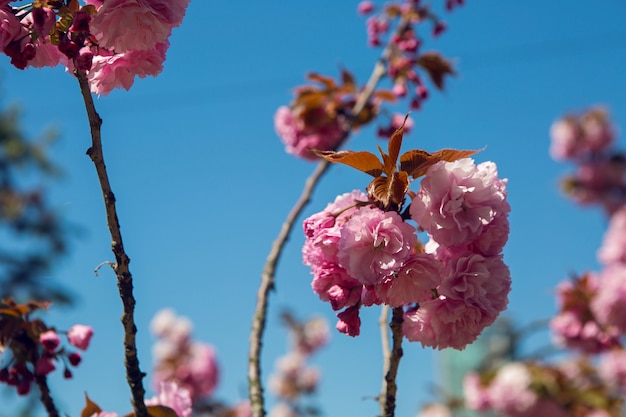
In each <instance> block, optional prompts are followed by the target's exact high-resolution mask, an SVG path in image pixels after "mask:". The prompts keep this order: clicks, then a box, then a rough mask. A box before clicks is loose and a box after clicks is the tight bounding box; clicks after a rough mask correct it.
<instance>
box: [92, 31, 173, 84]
mask: <svg viewBox="0 0 626 417" xmlns="http://www.w3.org/2000/svg"><path fill="white" fill-rule="evenodd" d="M168 47H169V42H167V41H166V43H161V44H157V45H156V48H155V49H151V50H146V51H137V50H130V51H126V52H124V53H121V54H115V55H111V56H102V55H96V56H94V57H93V64H92V68H91V70H90V71H89V73H88V79H89V85H90V87H91V92H92V93H95V94H98V95H100V94H103V95H105V96H106V95H107V94H109V93H110V92H111V91H113V89H115V88H124V89H126V90H129V89H130V87H132V85H133V83H134V82H135V77H136V76H137V77H139V78H145V77H146V76H148V75H152V76H156V75H158V74H159V73H160V72H161V71H162V70H163V62H164V61H165V52H166V50H167V48H168Z"/></svg>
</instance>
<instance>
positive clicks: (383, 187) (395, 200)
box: [367, 172, 409, 208]
mask: <svg viewBox="0 0 626 417" xmlns="http://www.w3.org/2000/svg"><path fill="white" fill-rule="evenodd" d="M408 189H409V178H408V176H407V174H406V172H395V173H393V174H392V175H391V176H389V177H384V176H380V177H376V178H374V179H373V180H372V182H370V183H369V185H368V186H367V193H368V194H369V195H370V197H373V198H374V199H376V200H377V201H380V202H381V203H382V205H383V207H384V208H389V207H391V206H392V205H394V206H398V207H400V206H401V205H402V202H403V201H404V195H405V194H406V192H407V190H408Z"/></svg>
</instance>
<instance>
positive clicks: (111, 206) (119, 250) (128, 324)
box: [75, 71, 148, 417]
mask: <svg viewBox="0 0 626 417" xmlns="http://www.w3.org/2000/svg"><path fill="white" fill-rule="evenodd" d="M75 75H76V78H77V79H78V83H79V84H80V91H81V94H82V95H83V101H84V102H85V109H86V110H87V116H88V118H89V127H90V130H91V147H90V148H89V149H88V150H87V155H89V157H90V158H91V160H92V161H93V164H94V165H95V167H96V172H97V174H98V180H99V181H100V188H101V189H102V197H103V198H104V207H105V210H106V218H107V225H108V227H109V232H110V234H111V249H112V250H113V255H114V256H115V265H114V267H113V269H114V270H115V275H116V276H117V286H118V289H119V292H120V298H121V299H122V305H123V313H122V318H121V320H122V325H123V327H124V356H125V359H124V365H125V366H126V380H127V381H128V385H129V386H130V390H131V394H132V399H133V401H132V402H133V408H134V410H135V416H136V417H148V411H147V410H146V405H145V403H144V395H145V390H144V387H143V382H142V379H143V377H144V376H145V374H144V373H143V372H141V370H140V369H139V359H138V358H137V347H136V344H135V334H136V333H137V327H136V326H135V319H134V311H135V298H134V296H133V277H132V275H131V273H130V270H129V268H128V264H129V263H130V258H129V257H128V255H127V254H126V252H125V251H124V244H123V242H122V233H121V231H120V224H119V221H118V218H117V209H116V206H115V195H114V194H113V191H112V190H111V185H110V183H109V176H108V174H107V170H106V165H105V163H104V155H103V153H102V140H101V136H100V127H101V126H102V119H101V118H100V116H99V115H98V113H97V112H96V107H95V105H94V102H93V97H92V95H91V92H90V90H89V83H88V82H87V77H86V76H85V73H84V72H80V71H78V72H76V73H75Z"/></svg>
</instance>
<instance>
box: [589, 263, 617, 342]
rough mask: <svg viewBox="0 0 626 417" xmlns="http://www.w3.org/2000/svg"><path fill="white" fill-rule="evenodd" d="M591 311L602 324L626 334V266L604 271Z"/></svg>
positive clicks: (614, 266) (610, 267) (614, 265)
mask: <svg viewBox="0 0 626 417" xmlns="http://www.w3.org/2000/svg"><path fill="white" fill-rule="evenodd" d="M591 310H592V311H593V313H594V315H595V317H596V318H597V319H598V321H599V322H600V323H602V324H606V325H611V326H615V327H617V328H618V329H619V330H620V331H621V332H622V333H626V314H625V312H626V264H613V265H610V266H608V267H607V268H605V269H604V270H603V271H602V273H601V275H600V279H599V280H598V292H597V293H596V296H595V297H594V299H593V300H592V301H591Z"/></svg>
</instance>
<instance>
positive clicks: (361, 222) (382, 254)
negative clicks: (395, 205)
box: [337, 207, 417, 285]
mask: <svg viewBox="0 0 626 417" xmlns="http://www.w3.org/2000/svg"><path fill="white" fill-rule="evenodd" d="M416 242H417V236H416V231H415V229H414V228H413V226H411V225H409V224H408V223H405V222H404V221H402V218H401V217H400V215H399V214H398V213H395V212H384V211H382V210H380V209H378V208H373V207H364V208H362V209H360V210H359V211H357V212H355V213H354V214H353V215H352V217H351V218H350V220H348V222H347V223H346V224H344V225H343V226H342V228H341V237H340V239H339V242H338V246H339V252H338V254H337V256H338V258H339V264H340V265H341V266H342V267H343V268H345V270H346V271H347V272H348V274H349V275H350V276H352V277H354V278H356V279H357V280H359V281H360V282H361V283H363V284H365V285H371V284H376V283H378V282H381V281H382V279H383V278H384V277H385V276H387V275H390V274H392V273H394V272H397V271H398V270H399V269H400V268H401V267H402V265H403V264H404V262H406V261H408V259H409V258H410V257H411V255H412V249H413V245H415V243H416Z"/></svg>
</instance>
